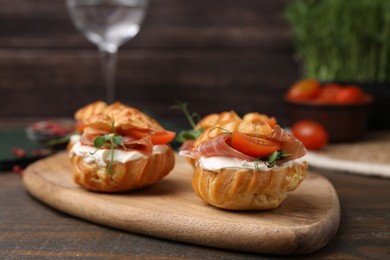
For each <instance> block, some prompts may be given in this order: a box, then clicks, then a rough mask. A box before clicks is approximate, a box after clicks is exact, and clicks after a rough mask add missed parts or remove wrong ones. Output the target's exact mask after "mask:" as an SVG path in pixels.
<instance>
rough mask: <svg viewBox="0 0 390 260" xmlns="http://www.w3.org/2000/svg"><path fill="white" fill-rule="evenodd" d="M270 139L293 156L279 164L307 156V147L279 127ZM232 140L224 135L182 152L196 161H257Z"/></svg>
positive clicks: (228, 135)
mask: <svg viewBox="0 0 390 260" xmlns="http://www.w3.org/2000/svg"><path fill="white" fill-rule="evenodd" d="M268 139H269V140H273V141H277V142H280V143H282V149H283V151H284V153H286V154H291V155H290V156H288V157H287V158H285V159H283V160H280V161H279V162H284V161H289V160H294V159H297V158H300V157H302V156H304V155H305V154H306V148H305V146H304V145H303V144H302V143H301V142H300V141H299V140H298V139H297V138H296V137H294V136H293V135H291V134H289V133H288V132H286V131H285V130H283V129H282V128H281V127H280V126H279V125H276V126H275V127H274V129H273V131H272V133H271V136H270V137H269V138H268ZM230 140H231V135H230V134H222V135H220V136H217V137H215V138H213V139H211V140H210V141H207V142H205V143H202V144H201V145H199V146H198V147H197V148H193V149H191V150H182V151H181V154H182V155H184V156H188V157H191V158H194V159H199V158H200V157H201V156H205V157H212V156H230V157H236V158H239V159H243V160H246V161H254V160H255V159H256V158H254V157H252V156H249V155H246V154H244V153H241V152H240V151H237V150H236V149H234V148H233V147H231V145H230Z"/></svg>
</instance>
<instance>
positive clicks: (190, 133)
mask: <svg viewBox="0 0 390 260" xmlns="http://www.w3.org/2000/svg"><path fill="white" fill-rule="evenodd" d="M175 102H176V105H174V106H172V107H171V108H172V109H178V110H181V111H182V112H183V113H184V115H185V116H186V118H187V120H188V122H189V123H190V125H191V127H192V129H191V130H186V131H181V132H180V133H179V134H178V135H177V137H176V141H178V142H179V143H184V142H185V141H188V140H195V139H196V138H198V137H199V136H200V135H201V134H202V133H203V131H204V129H200V128H196V123H195V121H194V120H197V121H198V122H199V121H200V116H199V114H198V113H190V112H189V110H188V102H180V101H178V100H175Z"/></svg>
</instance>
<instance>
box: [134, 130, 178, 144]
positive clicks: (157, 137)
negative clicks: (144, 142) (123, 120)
mask: <svg viewBox="0 0 390 260" xmlns="http://www.w3.org/2000/svg"><path fill="white" fill-rule="evenodd" d="M129 133H130V135H131V136H133V137H135V138H143V137H145V136H150V138H151V139H152V143H153V144H167V143H169V142H171V141H172V140H173V138H175V136H176V133H175V132H172V131H165V132H160V133H150V132H148V131H142V130H137V129H130V130H129Z"/></svg>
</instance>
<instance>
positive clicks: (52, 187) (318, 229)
mask: <svg viewBox="0 0 390 260" xmlns="http://www.w3.org/2000/svg"><path fill="white" fill-rule="evenodd" d="M192 172H193V169H192V167H191V166H190V165H189V164H188V163H187V161H186V160H185V159H184V158H181V157H179V156H176V166H175V168H174V170H173V171H172V172H171V173H170V174H169V175H168V176H167V177H165V178H164V179H163V180H161V181H159V182H157V183H155V184H154V185H151V186H149V187H147V188H145V189H142V190H138V191H133V192H129V193H121V194H103V193H95V192H90V191H87V190H84V189H82V188H81V187H79V186H78V185H76V184H74V183H73V181H72V177H71V167H70V163H69V159H68V155H67V154H65V153H60V154H57V155H54V156H51V157H48V158H46V159H43V160H40V161H37V162H35V163H34V164H32V165H30V166H29V167H28V168H27V169H26V171H25V175H24V177H23V183H24V186H25V188H26V189H27V190H28V191H29V192H30V193H31V194H32V195H33V196H35V197H36V198H37V199H39V200H41V201H42V202H44V203H46V204H48V205H50V206H51V207H53V208H56V209H58V210H60V211H63V212H66V213H68V214H71V215H73V216H76V217H79V218H81V219H85V220H88V221H91V222H94V223H97V224H101V225H105V226H110V227H115V228H118V229H122V230H126V231H130V232H134V233H139V234H144V235H150V236H155V237H159V238H165V239H170V240H175V241H182V242H188V243H193V244H199V245H204V246H210V247H218V248H224V249H233V250H239V251H246V252H257V253H267V254H304V253H309V252H313V251H316V250H318V249H320V248H321V247H323V246H324V245H326V244H327V243H328V242H329V240H330V239H331V238H332V237H333V235H334V234H335V233H336V231H337V229H338V226H339V221H340V206H339V200H338V197H337V193H336V191H335V189H334V188H333V186H332V184H331V183H330V182H329V181H328V180H327V179H325V178H324V177H322V176H321V175H318V174H314V173H308V176H307V177H306V179H305V180H304V181H303V183H302V184H301V185H300V186H299V187H298V189H297V190H295V191H294V192H291V193H289V195H288V197H287V199H286V200H285V201H284V202H283V203H282V205H281V206H280V207H279V208H277V209H275V210H267V211H241V212H240V211H227V210H221V209H218V208H215V207H213V206H210V205H208V204H206V203H204V202H203V201H201V200H200V199H199V198H198V197H197V196H196V194H195V193H194V192H193V190H192V187H191V178H192Z"/></svg>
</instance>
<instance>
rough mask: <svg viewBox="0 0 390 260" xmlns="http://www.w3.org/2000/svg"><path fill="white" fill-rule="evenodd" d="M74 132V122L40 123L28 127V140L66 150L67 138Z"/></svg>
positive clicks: (48, 121)
mask: <svg viewBox="0 0 390 260" xmlns="http://www.w3.org/2000/svg"><path fill="white" fill-rule="evenodd" d="M73 132H74V122H73V121H72V120H56V121H53V120H47V121H39V122H35V123H33V124H31V125H29V126H28V127H26V135H27V138H28V139H30V140H31V141H34V142H37V143H40V144H42V145H43V146H45V147H50V148H54V149H63V148H65V147H66V144H67V141H66V137H67V136H69V135H70V134H71V133H73ZM51 142H52V143H51Z"/></svg>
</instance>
